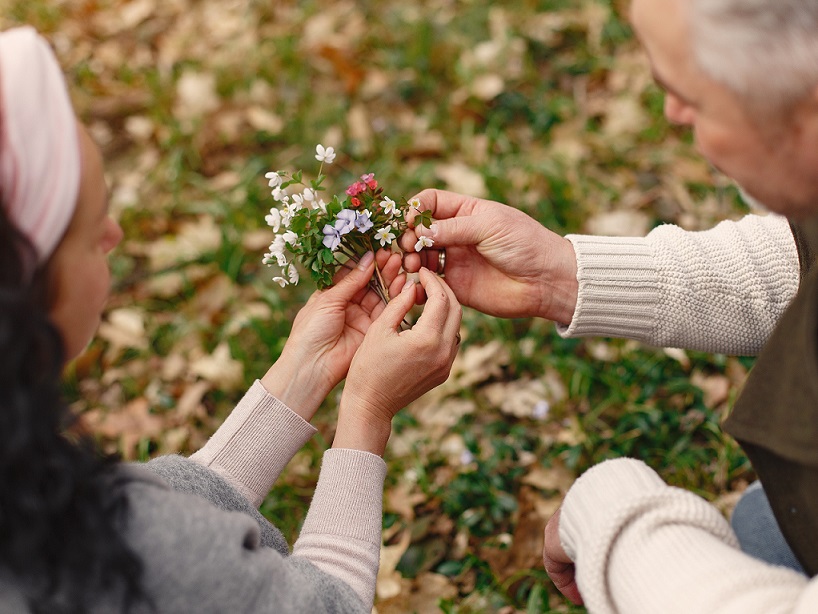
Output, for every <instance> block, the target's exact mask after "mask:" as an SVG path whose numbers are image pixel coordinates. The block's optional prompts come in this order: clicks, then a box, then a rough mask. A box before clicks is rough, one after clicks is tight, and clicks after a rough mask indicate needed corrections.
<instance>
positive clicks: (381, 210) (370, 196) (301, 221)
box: [263, 145, 433, 302]
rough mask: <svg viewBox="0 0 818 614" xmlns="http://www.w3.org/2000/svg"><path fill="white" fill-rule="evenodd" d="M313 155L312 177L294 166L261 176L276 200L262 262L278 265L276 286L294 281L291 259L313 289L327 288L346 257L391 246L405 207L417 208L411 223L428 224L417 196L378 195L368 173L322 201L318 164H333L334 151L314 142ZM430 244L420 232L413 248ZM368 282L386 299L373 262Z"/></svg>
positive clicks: (346, 263)
mask: <svg viewBox="0 0 818 614" xmlns="http://www.w3.org/2000/svg"><path fill="white" fill-rule="evenodd" d="M315 158H316V160H318V161H319V162H320V163H321V166H320V167H319V169H318V175H317V177H316V178H315V179H313V180H309V181H308V182H307V181H306V180H305V179H304V176H303V173H302V171H300V170H299V171H296V172H294V173H292V175H290V174H288V173H287V172H285V171H275V172H270V173H267V174H266V175H265V177H266V178H267V179H269V186H270V187H271V188H272V195H273V199H274V200H275V201H276V202H278V203H279V205H278V206H277V207H273V208H272V209H270V213H269V214H268V215H267V216H266V217H265V221H266V222H267V224H268V225H269V226H270V227H271V228H272V229H273V231H274V232H275V233H276V236H275V239H274V240H273V242H272V243H271V244H270V247H269V252H268V253H266V254H264V259H263V262H264V264H266V265H267V266H277V267H278V268H279V270H280V271H281V273H280V275H278V276H276V277H273V281H275V282H277V283H278V284H279V285H281V287H284V286H287V285H289V284H297V283H298V281H299V273H298V270H297V269H296V267H295V262H296V261H298V262H300V263H301V264H302V265H303V266H304V268H305V269H306V270H307V271H309V273H310V276H311V277H312V279H313V280H314V281H315V283H316V285H317V286H318V287H319V288H321V289H323V288H327V287H329V286H330V285H332V280H333V277H334V276H335V273H336V272H337V271H338V269H339V268H340V267H347V268H351V265H350V264H349V261H350V260H351V261H353V262H356V263H357V262H358V261H359V260H360V258H361V257H362V256H363V255H364V254H365V253H366V252H368V251H375V249H377V248H378V247H387V246H392V245H393V241H395V239H396V238H397V237H398V236H400V235H401V234H402V233H403V232H404V231H405V230H406V229H407V223H406V216H405V212H406V210H407V208H414V209H416V210H417V211H418V216H417V217H416V218H415V225H416V226H417V225H422V226H426V227H428V226H430V225H431V223H432V219H431V213H430V212H429V211H420V210H419V205H420V203H419V202H418V201H417V199H410V200H409V201H405V200H399V201H398V202H395V201H394V200H392V199H391V198H389V197H388V196H386V195H385V194H384V190H383V188H381V187H380V186H379V185H378V182H377V180H376V179H375V176H374V174H373V173H367V174H364V175H362V176H361V178H360V179H359V180H358V181H355V182H354V183H353V184H352V185H350V186H349V187H348V188H347V189H346V192H345V195H344V197H342V198H339V197H338V196H333V197H332V198H331V199H329V202H326V201H325V200H324V199H323V198H322V197H321V193H322V192H325V191H326V188H324V187H323V183H324V180H325V179H326V176H325V175H324V174H323V170H324V164H332V163H333V161H334V160H335V150H334V149H333V148H332V147H324V146H323V145H318V146H317V147H316V148H315ZM432 244H433V242H432V240H431V239H429V238H428V237H421V238H420V239H419V240H418V242H417V243H416V244H415V251H418V252H419V251H420V250H421V249H423V248H424V247H431V246H432ZM395 247H396V248H397V243H395ZM370 285H371V286H372V288H373V289H374V290H375V291H376V292H377V293H378V295H379V296H380V297H381V298H382V299H383V301H384V302H388V301H389V293H388V290H387V287H386V284H385V283H384V280H383V279H382V277H381V275H380V271H379V270H378V267H377V266H376V267H375V274H374V275H373V278H372V281H371V282H370Z"/></svg>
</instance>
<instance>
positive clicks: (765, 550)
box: [730, 482, 804, 573]
mask: <svg viewBox="0 0 818 614" xmlns="http://www.w3.org/2000/svg"><path fill="white" fill-rule="evenodd" d="M730 524H731V525H732V526H733V531H735V533H736V536H737V537H738V540H739V543H740V544H741V549H742V551H743V552H746V553H747V554H749V555H750V556H753V557H755V558H757V559H761V560H762V561H766V562H767V563H771V564H773V565H780V566H782V567H789V568H790V569H794V570H796V571H798V572H800V573H804V570H803V568H802V567H801V565H800V563H799V562H798V560H797V559H796V558H795V555H794V554H793V553H792V550H790V547H789V546H788V545H787V542H786V540H785V539H784V536H783V535H782V534H781V529H779V528H778V523H777V522H776V520H775V516H773V511H772V509H771V508H770V503H769V501H767V495H766V493H765V492H764V488H762V486H761V482H753V483H752V484H751V485H750V486H749V487H748V488H747V490H745V491H744V494H743V495H742V496H741V499H739V502H738V504H736V508H735V509H734V510H733V516H732V517H731V518H730Z"/></svg>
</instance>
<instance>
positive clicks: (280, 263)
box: [275, 252, 289, 269]
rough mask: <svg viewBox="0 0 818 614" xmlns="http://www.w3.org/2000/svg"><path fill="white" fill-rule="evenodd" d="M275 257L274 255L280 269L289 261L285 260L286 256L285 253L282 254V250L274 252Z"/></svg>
mask: <svg viewBox="0 0 818 614" xmlns="http://www.w3.org/2000/svg"><path fill="white" fill-rule="evenodd" d="M275 257H276V264H277V265H278V266H280V267H281V268H282V269H283V268H284V267H285V266H287V265H288V264H289V262H287V256H286V254H284V252H280V253H278V254H275Z"/></svg>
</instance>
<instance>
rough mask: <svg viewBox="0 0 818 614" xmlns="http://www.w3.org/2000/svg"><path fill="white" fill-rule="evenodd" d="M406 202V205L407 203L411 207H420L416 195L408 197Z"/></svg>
mask: <svg viewBox="0 0 818 614" xmlns="http://www.w3.org/2000/svg"><path fill="white" fill-rule="evenodd" d="M406 204H407V205H409V206H410V207H412V208H413V209H420V199H419V198H417V197H415V198H410V199H409V200H408V201H407V202H406Z"/></svg>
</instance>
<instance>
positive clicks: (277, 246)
mask: <svg viewBox="0 0 818 614" xmlns="http://www.w3.org/2000/svg"><path fill="white" fill-rule="evenodd" d="M285 247H286V245H285V244H284V237H283V236H282V235H276V237H275V239H273V242H272V243H270V247H269V248H268V249H269V250H270V253H271V254H272V255H273V256H278V254H280V253H282V252H283V251H284V249H285Z"/></svg>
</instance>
